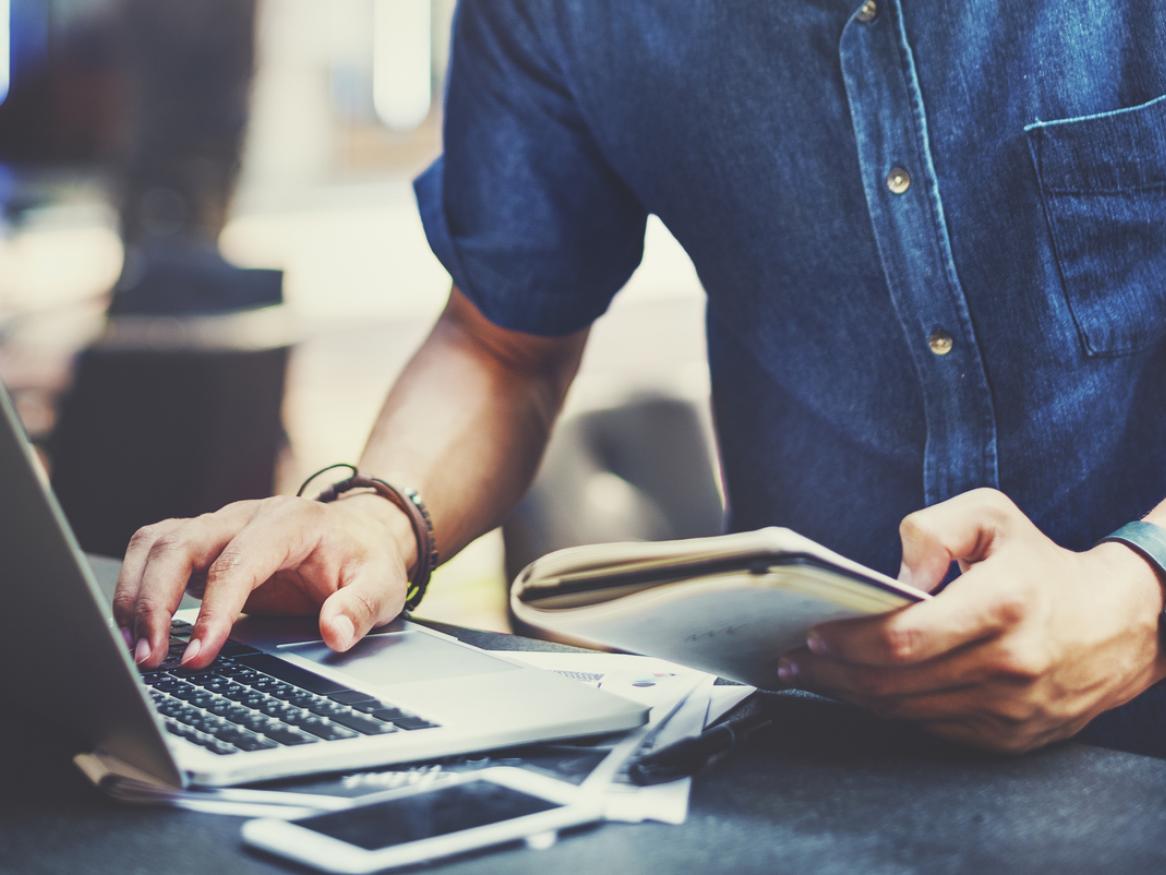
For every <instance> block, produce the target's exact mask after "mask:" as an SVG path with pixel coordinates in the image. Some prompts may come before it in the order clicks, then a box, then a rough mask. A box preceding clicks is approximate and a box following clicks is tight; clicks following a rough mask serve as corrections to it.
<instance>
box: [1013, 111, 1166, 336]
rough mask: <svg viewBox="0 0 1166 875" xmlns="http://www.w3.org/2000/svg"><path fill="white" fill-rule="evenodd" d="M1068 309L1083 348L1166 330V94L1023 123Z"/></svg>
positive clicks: (1162, 333)
mask: <svg viewBox="0 0 1166 875" xmlns="http://www.w3.org/2000/svg"><path fill="white" fill-rule="evenodd" d="M1025 130H1026V134H1027V136H1028V145H1029V150H1030V152H1031V155H1032V160H1033V163H1034V165H1035V167H1036V172H1037V175H1038V177H1039V179H1040V187H1041V196H1042V197H1043V199H1044V206H1045V215H1046V217H1047V219H1048V223H1049V231H1050V234H1051V235H1052V242H1053V249H1054V255H1055V258H1056V261H1057V266H1058V268H1059V270H1060V275H1061V280H1062V283H1063V285H1064V289H1065V296H1066V298H1067V300H1068V305H1069V310H1070V311H1071V312H1072V314H1073V319H1074V320H1075V321H1076V323H1077V330H1078V333H1079V335H1080V337H1081V340H1082V343H1083V344H1084V347H1085V351H1086V353H1088V354H1089V355H1095V356H1115V355H1124V354H1127V353H1133V352H1137V351H1138V350H1142V349H1146V348H1147V347H1150V346H1153V345H1154V344H1155V343H1157V342H1160V341H1161V340H1162V339H1163V338H1164V336H1166V96H1163V97H1161V98H1158V99H1157V100H1152V101H1150V102H1149V103H1145V104H1142V105H1140V106H1136V107H1133V108H1130V109H1123V110H1117V111H1115V112H1111V113H1103V114H1100V115H1095V116H1085V117H1082V118H1075V119H1065V120H1062V121H1053V122H1038V123H1037V124H1034V125H1030V126H1029V127H1028V128H1026V129H1025Z"/></svg>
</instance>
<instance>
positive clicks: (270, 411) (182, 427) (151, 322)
mask: <svg viewBox="0 0 1166 875" xmlns="http://www.w3.org/2000/svg"><path fill="white" fill-rule="evenodd" d="M252 273H253V274H254V276H252V280H253V282H255V283H256V284H258V283H259V282H261V281H262V280H263V276H261V275H260V274H267V277H266V278H267V280H268V282H269V283H275V284H276V286H277V287H278V283H279V279H280V275H279V273H278V272H275V271H265V272H259V271H255V272H252ZM280 316H281V314H280V312H279V308H257V309H255V310H253V311H251V312H246V313H233V314H226V315H218V316H209V317H188V318H186V319H183V320H174V319H165V318H164V319H156V318H152V317H125V318H122V319H114V320H112V321H111V323H110V330H109V331H108V332H107V336H106V338H105V340H104V341H103V342H100V343H98V344H95V345H94V346H92V347H91V348H89V349H88V350H86V351H85V352H84V353H82V354H81V356H80V357H79V358H78V361H77V365H76V371H75V377H74V382H73V387H72V389H71V391H70V392H69V393H68V395H67V396H66V398H65V402H64V404H63V405H62V407H61V411H60V415H59V419H58V422H57V427H56V429H55V430H54V431H53V434H52V437H51V439H50V441H49V445H48V449H49V454H50V456H51V458H52V459H53V469H52V471H53V476H52V479H53V488H54V489H55V490H56V493H57V496H58V497H59V498H60V500H61V504H62V506H63V507H64V509H65V513H66V515H67V516H68V517H69V521H70V523H71V524H72V525H73V530H74V531H75V532H76V534H77V538H78V540H79V541H80V542H81V546H82V547H83V548H84V549H85V550H88V551H90V552H95V553H101V554H104V555H110V556H119V555H121V554H122V553H123V552H124V550H125V547H126V543H127V542H128V541H129V538H130V535H132V534H133V532H134V531H135V530H136V529H138V528H139V527H141V526H143V525H145V524H147V523H151V522H157V521H158V520H161V519H165V518H168V517H176V516H197V515H198V514H200V513H206V512H209V511H213V510H217V509H218V508H220V507H222V506H223V505H224V504H228V503H230V502H232V501H238V500H240V499H244V498H262V497H264V496H267V495H271V493H272V489H273V484H274V481H275V465H276V461H277V459H278V457H279V456H280V454H281V452H282V450H283V449H284V448H285V446H286V436H285V433H284V429H283V420H282V416H281V407H282V403H283V392H284V377H285V372H286V369H287V360H288V355H289V351H290V343H289V341H288V340H287V337H288V331H287V329H286V325H285V324H280V323H281V322H283V323H285V322H286V320H281V319H280Z"/></svg>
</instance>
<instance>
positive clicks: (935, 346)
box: [927, 328, 955, 355]
mask: <svg viewBox="0 0 1166 875" xmlns="http://www.w3.org/2000/svg"><path fill="white" fill-rule="evenodd" d="M927 345H928V346H929V347H931V351H932V352H933V353H935V354H936V355H947V354H948V353H949V352H951V348H952V347H953V346H954V345H955V341H954V340H952V337H951V335H950V334H948V333H947V332H946V331H944V330H943V329H942V328H937V329H936V330H935V331H932V332H931V336H930V337H929V338H927Z"/></svg>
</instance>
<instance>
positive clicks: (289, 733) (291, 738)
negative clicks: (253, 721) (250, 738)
mask: <svg viewBox="0 0 1166 875" xmlns="http://www.w3.org/2000/svg"><path fill="white" fill-rule="evenodd" d="M259 731H260V732H262V733H263V734H264V735H265V736H266V737H267V738H270V739H272V740H274V741H278V742H279V743H280V744H286V745H296V744H311V743H312V742H315V741H319V739H318V738H317V737H316V736H314V735H309V734H308V733H306V732H299V731H298V730H295V729H291V728H289V727H287V726H280V725H279V724H278V723H276V722H275V721H272V722H271V723H270V724H269V725H268V726H267V727H265V728H264V729H260V730H259Z"/></svg>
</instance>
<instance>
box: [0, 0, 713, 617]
mask: <svg viewBox="0 0 1166 875" xmlns="http://www.w3.org/2000/svg"><path fill="white" fill-rule="evenodd" d="M453 12H454V3H453V0H335V2H331V3H327V4H325V3H320V2H318V0H259V2H256V0H197V2H189V0H0V378H2V379H3V380H4V382H5V383H6V385H7V386H8V387H9V390H10V391H11V393H12V395H13V398H14V400H15V402H16V404H17V407H18V410H19V412H20V414H21V416H22V418H23V420H24V422H25V426H26V428H27V429H28V431H29V434H30V436H31V437H32V438H33V440H34V442H35V443H36V445H37V447H38V450H39V451H40V452H41V454H42V458H43V459H44V461H45V463H46V466H47V467H48V469H49V471H50V473H51V477H52V481H53V485H54V487H55V488H56V490H57V493H58V495H59V497H60V498H61V501H62V503H63V505H64V507H65V510H66V513H67V514H68V516H69V518H70V521H71V522H72V524H73V526H74V528H75V530H76V531H77V533H78V537H79V539H80V540H81V542H82V545H83V547H84V548H85V549H87V550H89V551H91V552H96V553H103V554H107V555H120V553H121V551H122V550H123V549H124V546H125V541H126V540H127V539H128V537H129V534H130V533H132V532H133V530H134V529H135V528H137V527H138V526H140V525H143V524H145V523H147V522H151V521H153V520H156V519H160V518H163V517H169V516H188V515H192V514H197V513H200V512H203V511H207V510H212V509H214V508H216V507H218V506H220V505H221V504H223V503H225V502H227V501H231V500H236V499H239V498H247V497H259V496H262V495H267V494H270V493H271V492H272V491H273V490H274V491H280V492H294V491H295V488H296V487H297V486H298V484H299V482H300V481H301V480H302V478H303V477H304V476H305V475H306V474H307V473H310V472H311V471H313V470H315V469H317V468H319V467H321V466H323V465H324V464H328V463H330V462H335V461H341V460H355V459H356V458H357V456H358V455H359V452H360V449H361V447H362V446H363V443H364V440H365V437H366V436H367V433H368V430H369V428H370V426H371V424H372V421H373V418H374V415H375V413H376V410H377V408H378V406H379V404H380V402H381V401H382V400H383V397H384V393H385V391H386V389H387V387H388V385H389V384H390V382H391V381H392V380H393V378H394V376H395V374H396V373H397V371H398V370H399V369H400V368H401V367H402V365H403V364H404V362H405V360H406V359H407V357H408V356H409V354H410V353H411V351H412V350H413V349H414V348H415V347H416V345H417V344H418V343H419V342H420V340H421V339H422V338H423V336H424V335H425V333H426V331H427V330H428V327H429V325H430V324H431V323H432V321H433V319H434V318H435V317H436V315H437V313H438V312H439V311H440V309H441V307H442V306H443V304H444V302H445V299H446V295H447V293H448V290H449V277H448V276H447V275H446V273H445V271H444V270H443V269H442V267H441V265H440V264H439V263H438V262H437V260H436V259H435V258H434V257H433V255H432V254H431V252H430V250H429V247H428V245H427V244H426V242H425V238H424V234H423V232H422V228H421V224H420V221H419V219H418V217H417V213H416V208H415V204H414V200H413V195H412V190H411V181H412V179H413V177H414V176H416V175H417V174H418V173H419V172H420V171H421V170H422V169H424V167H425V166H426V165H427V164H428V163H429V162H430V161H432V160H433V158H435V157H436V156H437V155H438V153H439V151H440V148H441V143H440V140H441V94H442V86H443V83H442V79H443V74H444V70H445V64H446V55H447V47H448V40H449V29H450V22H451V19H452V16H453ZM703 319H704V303H703V293H702V292H701V289H700V285H699V282H698V280H697V278H696V275H695V272H694V270H693V267H692V264H691V263H690V262H689V260H688V258H687V257H686V256H685V254H684V253H683V251H682V250H681V249H680V247H679V246H678V244H677V243H676V241H675V240H674V239H672V237H671V236H670V235H669V234H668V232H667V231H666V230H665V229H664V228H663V227H662V226H661V225H660V224H659V223H658V222H656V221H655V220H653V221H651V222H650V223H649V226H648V232H647V239H646V251H645V257H644V261H643V265H642V266H641V268H640V270H639V271H638V272H637V273H636V275H635V276H634V277H633V279H632V281H631V283H630V284H629V286H628V288H627V289H625V290H624V292H622V293H621V295H620V296H619V297H618V298H617V300H616V303H615V305H614V306H613V308H612V310H611V312H609V313H608V314H607V315H606V316H604V317H603V318H602V319H601V320H600V322H599V324H598V325H597V326H596V328H595V331H594V332H593V336H592V341H591V344H590V346H589V349H588V353H587V356H586V358H585V361H584V366H583V370H582V373H581V375H580V378H579V380H578V382H577V384H576V386H575V388H574V389H573V390H572V393H571V396H570V398H569V401H568V410H567V413H566V414H565V417H564V420H563V422H562V423H561V425H560V428H559V430H558V433H557V436H556V438H555V442H554V444H553V445H552V448H551V450H550V452H549V453H548V457H547V459H546V461H545V463H544V466H543V469H542V473H541V474H540V477H539V481H538V483H537V485H536V487H535V489H534V490H533V491H532V493H531V495H530V496H529V497H528V498H527V499H526V500H525V501H524V503H523V505H522V506H521V507H520V508H519V509H518V510H517V511H516V513H515V514H514V516H513V518H512V519H511V521H510V522H509V523H508V524H507V525H506V527H504V531H502V532H494V533H491V534H490V535H489V536H487V537H484V538H482V539H481V540H480V541H478V542H477V543H475V544H474V545H472V546H471V547H470V548H468V549H467V550H466V551H464V552H463V553H462V554H461V555H460V556H458V557H457V558H456V559H454V560H453V561H452V562H450V563H448V564H447V565H446V566H444V567H443V568H442V569H441V571H440V572H439V575H438V577H437V579H436V581H435V583H434V585H433V586H432V588H431V590H430V595H429V596H428V597H427V599H426V602H425V604H424V605H423V606H422V609H421V611H420V612H419V613H420V614H421V615H422V616H428V617H432V618H436V619H442V620H446V621H450V622H456V623H461V624H464V625H469V626H477V627H482V628H494V629H505V628H507V627H508V622H509V621H508V618H507V612H506V599H505V592H506V582H507V580H508V579H509V577H511V576H512V575H513V574H514V572H515V571H516V570H517V569H518V568H521V567H522V565H524V564H525V563H526V562H527V561H529V560H530V559H533V558H534V557H535V556H537V555H539V554H540V553H541V552H545V551H546V550H548V549H553V548H555V547H559V546H565V545H568V544H571V543H581V542H585V541H595V540H612V539H616V538H620V537H633V538H641V537H642V538H662V537H675V536H688V535H698V534H712V533H715V532H717V531H719V529H720V525H721V501H720V495H719V491H718V486H717V480H716V476H715V464H714V463H713V458H714V456H713V449H712V442H711V438H710V429H709V424H708V411H707V408H708V405H707V396H708V377H707V368H706V365H705V353H704V324H703Z"/></svg>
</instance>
